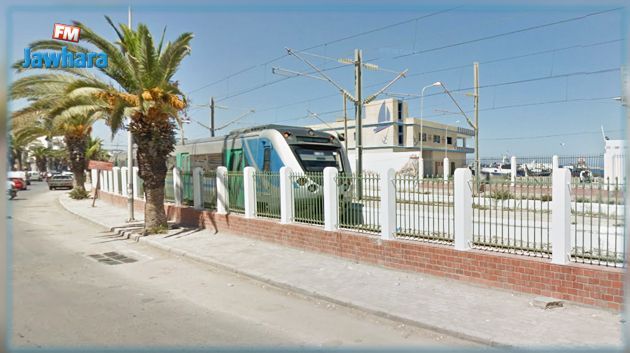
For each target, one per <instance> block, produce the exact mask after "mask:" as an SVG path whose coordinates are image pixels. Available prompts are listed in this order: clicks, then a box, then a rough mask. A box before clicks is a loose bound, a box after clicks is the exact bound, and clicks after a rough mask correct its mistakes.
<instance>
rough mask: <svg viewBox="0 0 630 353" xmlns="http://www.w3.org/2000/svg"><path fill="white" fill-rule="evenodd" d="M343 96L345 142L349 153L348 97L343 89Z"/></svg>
mask: <svg viewBox="0 0 630 353" xmlns="http://www.w3.org/2000/svg"><path fill="white" fill-rule="evenodd" d="M341 96H342V97H343V137H344V139H343V143H344V146H345V147H346V154H347V153H348V110H347V109H346V101H347V100H348V98H347V97H346V94H345V93H344V92H343V91H341Z"/></svg>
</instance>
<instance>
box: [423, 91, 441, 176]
mask: <svg viewBox="0 0 630 353" xmlns="http://www.w3.org/2000/svg"><path fill="white" fill-rule="evenodd" d="M440 85H442V83H441V82H440V81H438V82H434V83H432V84H430V85H427V86H424V87H422V92H421V93H420V158H419V159H418V172H419V173H420V179H423V178H424V148H423V143H422V142H423V138H424V119H423V110H424V109H423V108H424V90H426V89H427V88H429V87H436V86H440Z"/></svg>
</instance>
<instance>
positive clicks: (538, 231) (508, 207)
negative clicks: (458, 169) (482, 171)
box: [471, 181, 552, 257]
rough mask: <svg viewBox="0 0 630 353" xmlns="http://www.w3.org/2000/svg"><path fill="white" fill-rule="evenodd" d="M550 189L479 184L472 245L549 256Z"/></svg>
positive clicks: (475, 204)
mask: <svg viewBox="0 0 630 353" xmlns="http://www.w3.org/2000/svg"><path fill="white" fill-rule="evenodd" d="M471 187H472V185H471ZM551 187H552V185H551V183H546V184H537V183H520V182H516V183H511V182H509V181H496V182H492V183H482V184H481V186H480V190H479V192H478V193H477V194H476V195H475V196H474V198H473V239H474V246H475V247H477V248H481V249H484V250H494V251H504V252H510V253H517V254H522V255H534V256H542V257H549V256H550V254H551V243H550V241H549V234H550V232H549V230H550V225H551V194H552V189H551Z"/></svg>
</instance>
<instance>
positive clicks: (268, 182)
mask: <svg viewBox="0 0 630 353" xmlns="http://www.w3.org/2000/svg"><path fill="white" fill-rule="evenodd" d="M254 183H255V184H254V185H255V186H256V215H257V216H262V217H269V218H280V174H279V173H272V172H255V173H254Z"/></svg>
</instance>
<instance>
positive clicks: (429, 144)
mask: <svg viewBox="0 0 630 353" xmlns="http://www.w3.org/2000/svg"><path fill="white" fill-rule="evenodd" d="M452 120H455V119H452ZM310 127H311V128H312V129H314V130H320V131H326V132H330V133H337V134H343V133H344V121H343V118H340V119H337V121H335V122H333V123H328V124H317V125H312V126H310ZM421 131H422V133H421ZM362 132H363V135H362V141H363V169H364V170H366V171H374V172H379V173H380V172H384V171H386V170H387V169H389V168H394V169H395V170H400V169H401V168H403V166H405V164H407V162H409V161H410V159H411V157H412V156H419V155H420V151H421V145H422V157H423V160H424V174H425V175H442V173H443V161H444V157H448V159H449V164H450V173H451V174H452V173H453V172H454V171H455V168H460V167H465V166H466V154H467V153H473V152H474V149H473V148H470V147H468V143H467V139H468V138H470V137H473V136H474V135H475V134H474V131H473V130H472V129H466V128H462V127H459V126H454V125H447V124H441V123H437V122H434V121H429V120H424V121H421V120H420V119H419V118H415V117H409V116H408V108H407V103H406V102H404V101H401V100H398V99H395V98H390V99H383V100H378V101H374V102H371V103H369V104H366V105H365V106H364V117H363V128H362ZM346 141H347V146H348V158H350V164H352V167H353V169H354V168H355V163H354V161H355V159H356V142H355V141H356V133H355V128H354V118H350V117H349V118H348V135H347V136H346Z"/></svg>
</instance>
